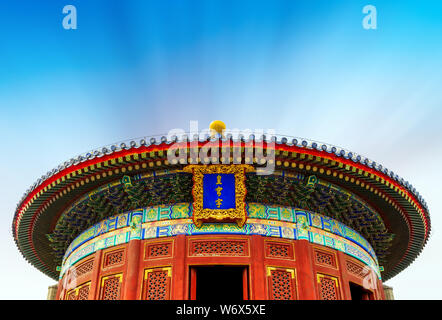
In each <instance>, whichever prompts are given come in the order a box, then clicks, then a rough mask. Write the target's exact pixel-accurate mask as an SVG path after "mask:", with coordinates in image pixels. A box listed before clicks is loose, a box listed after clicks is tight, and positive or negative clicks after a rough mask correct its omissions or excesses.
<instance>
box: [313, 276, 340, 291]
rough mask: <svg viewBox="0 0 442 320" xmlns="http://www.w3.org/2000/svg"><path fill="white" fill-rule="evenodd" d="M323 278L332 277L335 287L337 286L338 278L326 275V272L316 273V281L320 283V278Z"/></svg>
mask: <svg viewBox="0 0 442 320" xmlns="http://www.w3.org/2000/svg"><path fill="white" fill-rule="evenodd" d="M323 278H329V279H332V280H333V281H334V282H335V283H336V288H339V280H338V278H336V277H332V276H329V275H326V274H320V273H317V274H316V280H317V282H318V283H321V279H323Z"/></svg>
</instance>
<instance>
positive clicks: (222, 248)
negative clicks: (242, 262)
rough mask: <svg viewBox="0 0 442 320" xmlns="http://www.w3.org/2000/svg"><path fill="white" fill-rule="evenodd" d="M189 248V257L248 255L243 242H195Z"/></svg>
mask: <svg viewBox="0 0 442 320" xmlns="http://www.w3.org/2000/svg"><path fill="white" fill-rule="evenodd" d="M191 248H192V250H191V255H193V256H210V255H213V256H223V255H232V256H245V255H247V254H248V252H247V245H246V242H245V241H235V240H231V241H223V240H211V241H195V242H193V243H192V247H191Z"/></svg>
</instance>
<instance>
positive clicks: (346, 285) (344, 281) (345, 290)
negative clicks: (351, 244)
mask: <svg viewBox="0 0 442 320" xmlns="http://www.w3.org/2000/svg"><path fill="white" fill-rule="evenodd" d="M337 254H338V266H339V274H340V276H341V280H340V285H341V288H342V291H341V292H342V295H343V297H342V300H351V291H350V280H349V278H348V276H347V265H346V263H345V260H346V259H345V256H346V254H345V253H343V252H341V251H337Z"/></svg>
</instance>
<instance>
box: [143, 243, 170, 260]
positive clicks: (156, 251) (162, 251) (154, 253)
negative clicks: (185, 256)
mask: <svg viewBox="0 0 442 320" xmlns="http://www.w3.org/2000/svg"><path fill="white" fill-rule="evenodd" d="M170 256H172V242H165V243H158V244H149V245H148V247H147V257H148V258H160V257H170Z"/></svg>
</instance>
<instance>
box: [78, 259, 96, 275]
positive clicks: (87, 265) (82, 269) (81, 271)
mask: <svg viewBox="0 0 442 320" xmlns="http://www.w3.org/2000/svg"><path fill="white" fill-rule="evenodd" d="M93 267H94V259H90V260H88V261H85V262H83V263H82V264H80V265H79V266H78V267H76V268H75V270H74V275H75V277H77V278H78V277H81V276H82V275H85V274H88V273H89V272H92V268H93Z"/></svg>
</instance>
